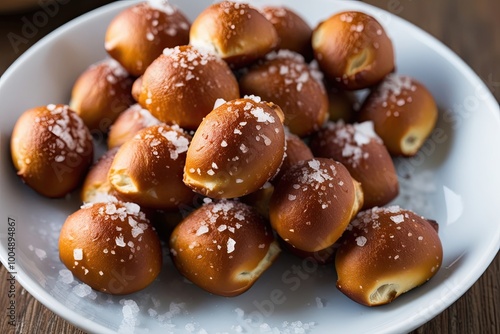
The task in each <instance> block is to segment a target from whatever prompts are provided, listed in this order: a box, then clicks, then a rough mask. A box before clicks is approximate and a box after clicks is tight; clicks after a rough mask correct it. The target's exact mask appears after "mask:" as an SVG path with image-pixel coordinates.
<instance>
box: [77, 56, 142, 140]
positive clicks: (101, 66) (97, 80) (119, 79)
mask: <svg viewBox="0 0 500 334" xmlns="http://www.w3.org/2000/svg"><path fill="white" fill-rule="evenodd" d="M133 82H134V81H133V80H132V78H131V77H130V75H129V74H128V73H127V71H126V70H125V69H124V68H123V67H122V66H121V65H120V64H119V63H118V62H117V61H116V60H114V59H106V60H103V61H101V62H99V63H95V64H93V65H91V66H90V67H89V68H88V69H87V70H85V71H84V72H83V73H82V74H81V75H80V76H79V77H78V79H77V80H76V82H75V85H74V86H73V89H72V91H71V101H70V103H69V106H70V108H71V109H72V110H74V111H75V112H76V113H77V114H78V115H80V117H81V118H82V119H83V122H84V123H85V125H87V127H88V128H89V130H91V131H94V130H97V131H100V132H104V133H105V132H107V131H108V129H109V127H110V125H111V124H112V123H113V122H114V121H115V120H116V118H117V117H118V116H119V115H120V113H121V112H122V111H124V110H125V109H127V108H128V107H130V106H131V105H132V104H133V103H134V99H133V98H132V94H131V89H132V84H133Z"/></svg>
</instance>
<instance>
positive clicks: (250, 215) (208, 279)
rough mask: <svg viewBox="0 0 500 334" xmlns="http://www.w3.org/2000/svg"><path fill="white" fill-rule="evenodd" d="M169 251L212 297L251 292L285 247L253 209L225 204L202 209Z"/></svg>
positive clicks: (174, 236)
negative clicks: (278, 241) (213, 295)
mask: <svg viewBox="0 0 500 334" xmlns="http://www.w3.org/2000/svg"><path fill="white" fill-rule="evenodd" d="M170 251H171V254H172V259H173V261H174V264H175V266H176V267H177V269H178V270H179V272H180V273H181V274H182V275H184V276H185V277H186V278H187V279H189V280H190V281H192V282H193V283H194V284H196V285H197V286H199V287H201V288H202V289H205V290H206V291H208V292H210V293H213V294H216V295H220V296H227V297H231V296H236V295H239V294H242V293H243V292H245V291H247V290H248V289H249V288H250V287H251V286H252V285H253V284H254V282H255V281H256V280H257V279H258V278H259V277H260V276H261V275H262V273H263V272H264V271H265V270H266V269H268V267H269V266H270V265H271V264H272V263H273V261H274V260H275V259H276V257H277V256H278V254H279V252H280V248H279V246H278V243H277V242H276V241H275V240H274V236H273V233H272V231H271V228H270V227H268V226H267V224H266V223H265V220H264V219H263V218H262V217H261V216H260V215H259V214H258V213H257V212H256V211H255V210H254V209H253V208H252V207H250V206H248V205H245V204H243V203H240V202H237V201H234V200H222V201H220V202H215V203H209V204H206V205H204V206H202V207H201V208H199V209H197V210H196V211H194V212H193V213H191V214H190V215H189V216H188V217H186V218H185V219H184V220H183V221H182V222H181V223H180V224H179V225H177V227H176V228H175V230H174V231H173V233H172V235H171V237H170Z"/></svg>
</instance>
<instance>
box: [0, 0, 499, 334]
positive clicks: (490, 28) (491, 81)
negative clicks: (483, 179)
mask: <svg viewBox="0 0 500 334" xmlns="http://www.w3.org/2000/svg"><path fill="white" fill-rule="evenodd" d="M107 2H109V0H86V1H66V0H65V1H59V3H60V4H59V5H58V8H57V10H56V13H55V14H54V15H53V16H51V18H50V19H49V20H47V22H46V23H45V24H44V25H43V26H40V27H37V31H36V32H35V33H33V36H31V35H30V37H29V38H25V39H24V40H18V41H17V42H16V44H15V46H13V45H12V44H11V43H10V42H9V39H8V34H9V33H10V32H13V33H15V34H17V35H19V36H23V35H22V28H23V24H24V22H25V20H30V19H31V18H33V17H34V15H36V13H37V12H38V11H40V10H41V8H40V7H37V8H35V9H34V10H33V11H32V12H27V13H21V14H16V15H9V16H5V15H4V16H0V73H3V72H4V71H5V70H6V69H7V67H8V66H9V65H10V64H11V63H12V62H13V61H14V60H15V59H16V58H17V57H19V56H20V55H21V54H22V52H23V51H25V50H26V49H27V48H28V47H29V46H31V45H32V44H34V43H35V42H36V41H37V40H39V39H40V38H41V37H43V36H44V35H46V34H47V33H49V32H50V31H52V30H53V29H55V28H56V27H58V26H60V25H61V24H63V23H65V22H66V21H68V20H70V19H72V18H74V17H76V16H78V15H80V14H81V13H84V12H86V11H88V10H90V9H92V8H95V7H98V6H101V5H103V4H105V3H107ZM365 2H367V3H370V4H373V5H376V6H378V7H380V8H382V9H385V10H387V11H389V12H392V13H394V14H396V15H399V16H401V17H403V18H405V19H407V20H409V21H410V22H413V23H415V24H416V25H417V26H419V27H421V28H422V29H424V30H426V31H428V32H429V33H431V34H432V35H434V36H435V37H437V38H438V39H439V40H441V41H442V42H444V43H445V44H446V45H447V46H449V47H450V48H451V49H452V50H453V51H454V52H456V53H457V54H458V55H459V56H460V57H461V58H462V59H464V60H465V62H466V63H468V64H469V65H470V66H471V67H472V69H473V70H474V71H476V73H477V74H478V75H479V76H480V77H481V78H482V79H483V81H484V82H485V83H486V85H487V86H488V88H489V89H490V90H491V92H492V93H493V94H494V95H495V97H496V99H497V101H498V100H500V66H499V65H500V23H499V21H498V13H500V1H498V0H478V1H466V0H441V1H432V0H419V1H417V0H367V1H365ZM63 3H64V4H63ZM24 36H26V35H24ZM496 149H500V148H496ZM7 277H8V276H7V270H6V269H5V268H4V267H3V266H1V269H0V296H1V297H0V310H6V308H7V303H8V298H7V297H6V296H7V291H8V285H9V284H8V282H7V281H6V280H7ZM499 277H500V257H499V256H498V255H497V256H496V258H495V260H494V261H493V263H492V264H491V265H490V266H489V268H488V269H487V270H486V272H485V273H484V274H483V275H482V276H481V278H480V279H479V280H478V281H477V282H476V283H475V284H474V285H473V286H472V288H471V289H470V290H469V291H467V293H465V295H463V296H462V297H461V298H460V299H459V300H458V301H457V302H456V303H454V304H453V305H451V306H450V307H449V308H448V309H446V310H445V311H444V312H443V313H441V314H439V315H438V316H436V317H435V318H434V319H432V320H430V321H429V322H428V323H426V324H424V325H423V326H422V327H420V328H418V329H417V330H415V331H414V332H413V333H500V309H499V307H500V284H499V282H500V279H499ZM16 289H17V290H16V291H17V309H16V312H17V321H18V323H19V326H18V327H17V329H16V331H15V332H16V333H66V334H76V333H78V334H81V333H83V332H82V331H81V330H79V329H77V328H76V327H74V326H72V325H71V324H69V323H68V322H66V321H65V320H63V319H62V318H60V317H58V316H56V315H55V314H54V313H53V312H51V311H50V310H48V309H47V308H46V307H45V306H43V305H42V304H41V303H39V302H38V301H37V300H35V299H34V298H33V297H32V296H31V295H30V294H29V293H28V292H26V290H24V289H23V288H22V287H21V286H20V285H19V284H17V283H16ZM3 313H4V311H2V314H3ZM7 321H8V319H7V317H6V316H4V315H1V316H0V332H1V333H6V332H11V331H12V330H13V328H12V327H10V326H8V324H7Z"/></svg>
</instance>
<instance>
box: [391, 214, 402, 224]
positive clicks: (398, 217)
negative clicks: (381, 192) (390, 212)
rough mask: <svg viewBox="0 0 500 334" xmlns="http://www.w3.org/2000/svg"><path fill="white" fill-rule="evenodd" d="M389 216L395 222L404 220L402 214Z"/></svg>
mask: <svg viewBox="0 0 500 334" xmlns="http://www.w3.org/2000/svg"><path fill="white" fill-rule="evenodd" d="M389 218H390V219H391V220H392V221H393V222H394V223H396V224H399V223H402V222H404V220H405V217H404V216H403V215H397V216H390V217H389Z"/></svg>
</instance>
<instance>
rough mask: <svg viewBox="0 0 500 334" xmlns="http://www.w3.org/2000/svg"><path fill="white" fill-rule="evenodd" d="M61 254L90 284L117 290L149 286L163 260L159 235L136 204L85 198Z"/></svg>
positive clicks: (69, 222) (66, 228) (68, 225)
mask: <svg viewBox="0 0 500 334" xmlns="http://www.w3.org/2000/svg"><path fill="white" fill-rule="evenodd" d="M59 257H60V258H61V261H62V262H63V263H64V265H65V266H66V267H67V268H68V269H69V270H70V271H71V272H72V273H73V275H75V277H76V278H78V279H79V280H80V281H82V282H83V283H85V284H88V285H89V286H90V287H91V288H93V289H95V290H98V291H101V292H106V293H109V294H114V295H124V294H129V293H133V292H136V291H139V290H142V289H144V288H145V287H147V286H148V285H149V284H151V283H152V282H153V281H154V280H155V278H156V277H157V276H158V274H159V273H160V270H161V265H162V250H161V245H160V240H159V238H158V236H157V234H156V232H155V230H154V229H153V227H152V226H151V224H150V223H149V221H148V220H147V219H146V216H145V215H144V213H142V212H141V211H140V208H139V206H138V205H137V204H134V203H125V202H120V201H114V202H105V203H93V204H85V205H83V206H82V207H81V209H79V210H78V211H76V212H75V213H73V214H72V215H70V216H69V217H68V218H67V219H66V221H65V222H64V225H63V226H62V229H61V233H60V235H59Z"/></svg>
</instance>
